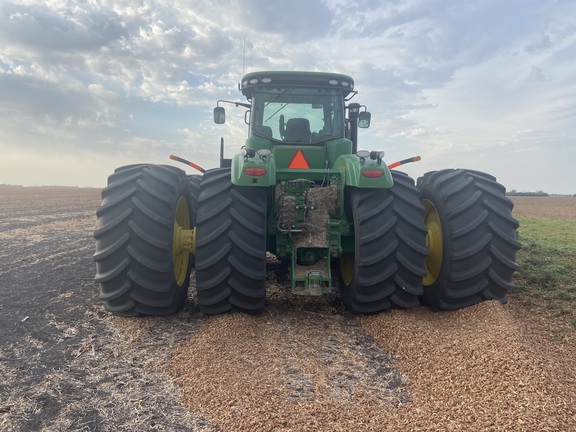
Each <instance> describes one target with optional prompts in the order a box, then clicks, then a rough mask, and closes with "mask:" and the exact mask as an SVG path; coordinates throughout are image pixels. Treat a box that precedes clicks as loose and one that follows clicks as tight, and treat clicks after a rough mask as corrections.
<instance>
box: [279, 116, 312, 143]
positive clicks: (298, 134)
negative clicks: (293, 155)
mask: <svg viewBox="0 0 576 432" xmlns="http://www.w3.org/2000/svg"><path fill="white" fill-rule="evenodd" d="M310 135H311V133H310V122H309V121H308V119H306V118H291V119H290V120H288V121H287V122H286V131H285V132H284V141H289V142H310Z"/></svg>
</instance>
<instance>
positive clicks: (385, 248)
mask: <svg viewBox="0 0 576 432" xmlns="http://www.w3.org/2000/svg"><path fill="white" fill-rule="evenodd" d="M393 176H394V181H395V184H394V186H393V187H392V188H390V189H358V188H353V187H350V188H348V191H347V194H348V196H349V200H348V201H347V205H348V206H349V211H348V213H349V216H350V217H351V218H352V220H353V222H354V237H355V239H354V241H355V245H354V254H351V253H344V254H343V255H342V257H341V259H340V265H339V267H340V272H339V274H340V293H341V296H342V300H343V302H344V304H345V305H346V307H347V308H348V310H349V311H350V312H352V313H376V312H381V311H384V310H388V309H391V308H392V307H393V306H399V307H404V308H408V307H414V306H418V305H419V300H418V298H419V295H421V294H422V277H423V276H424V274H425V267H424V263H425V259H426V254H427V249H426V229H425V227H424V224H423V213H424V211H423V209H422V206H421V205H420V202H419V192H418V190H417V189H416V187H415V186H414V180H412V179H411V178H410V177H408V176H407V175H406V174H404V173H399V172H393Z"/></svg>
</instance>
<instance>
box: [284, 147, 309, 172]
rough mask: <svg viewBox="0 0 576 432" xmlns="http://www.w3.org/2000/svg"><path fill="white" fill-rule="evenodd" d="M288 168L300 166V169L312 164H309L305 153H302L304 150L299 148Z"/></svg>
mask: <svg viewBox="0 0 576 432" xmlns="http://www.w3.org/2000/svg"><path fill="white" fill-rule="evenodd" d="M288 168H299V169H308V168H310V165H308V161H307V160H306V158H305V157H304V153H302V150H298V151H297V152H296V154H295V155H294V158H293V159H292V162H290V165H288Z"/></svg>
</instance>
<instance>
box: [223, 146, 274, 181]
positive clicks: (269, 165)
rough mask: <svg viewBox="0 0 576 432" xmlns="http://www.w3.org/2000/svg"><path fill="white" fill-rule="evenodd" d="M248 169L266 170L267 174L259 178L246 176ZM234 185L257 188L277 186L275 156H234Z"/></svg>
mask: <svg viewBox="0 0 576 432" xmlns="http://www.w3.org/2000/svg"><path fill="white" fill-rule="evenodd" d="M247 168H264V169H265V170H266V173H265V174H264V175H259V176H250V175H247V174H245V172H244V171H245V170H246V169H247ZM230 170H231V176H232V184H234V185H236V186H257V187H267V186H273V185H275V184H276V164H275V163H274V155H273V154H271V155H270V156H267V157H265V158H261V157H260V156H258V155H256V156H254V157H253V158H246V157H244V156H243V155H242V154H237V155H234V157H233V158H232V163H231V166H230Z"/></svg>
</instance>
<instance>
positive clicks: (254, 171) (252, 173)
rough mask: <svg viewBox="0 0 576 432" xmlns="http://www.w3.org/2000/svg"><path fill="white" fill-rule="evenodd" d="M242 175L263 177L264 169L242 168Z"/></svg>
mask: <svg viewBox="0 0 576 432" xmlns="http://www.w3.org/2000/svg"><path fill="white" fill-rule="evenodd" d="M244 174H246V175H249V176H263V175H265V174H266V169H265V168H244Z"/></svg>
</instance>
